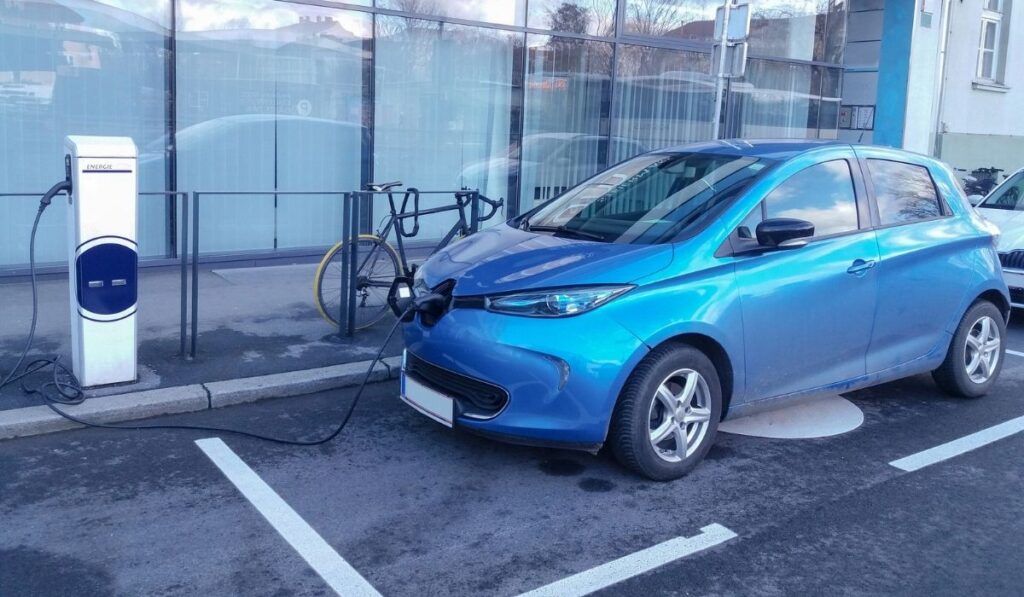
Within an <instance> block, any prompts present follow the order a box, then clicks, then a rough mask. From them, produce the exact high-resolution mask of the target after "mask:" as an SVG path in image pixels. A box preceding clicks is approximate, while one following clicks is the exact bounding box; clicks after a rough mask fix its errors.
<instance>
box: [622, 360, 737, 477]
mask: <svg viewBox="0 0 1024 597" xmlns="http://www.w3.org/2000/svg"><path fill="white" fill-rule="evenodd" d="M690 386H692V391H690V392H689V398H688V399H687V391H688V388H689V387H690ZM670 395H671V397H670ZM687 400H688V401H687ZM669 404H673V405H674V410H673V411H671V413H670V409H669V406H668V405H669ZM721 418H722V385H721V382H720V381H719V377H718V371H717V370H716V369H715V366H714V364H713V363H712V362H711V360H710V359H709V358H708V357H707V355H705V354H704V353H703V352H701V351H700V350H698V349H696V348H694V347H693V346H689V345H686V344H668V345H664V346H661V347H659V348H656V349H655V350H653V351H652V352H651V353H650V354H648V355H647V356H646V357H645V358H644V359H643V361H641V362H640V364H639V365H637V367H636V369H634V370H633V373H632V374H631V375H630V376H629V379H628V380H627V381H626V384H625V386H624V387H623V389H622V392H621V394H620V395H619V400H618V403H617V404H616V406H615V412H614V413H613V415H612V421H611V426H610V428H609V430H608V443H609V444H610V447H611V449H612V453H613V454H615V457H616V459H617V460H618V461H619V462H620V463H622V465H623V466H625V467H626V468H628V469H630V470H632V471H634V472H636V473H638V474H640V475H643V476H645V477H647V478H649V479H652V480H655V481H669V480H672V479H678V478H679V477H682V476H683V475H685V474H687V473H688V472H690V471H691V470H693V468H694V467H695V466H697V464H698V463H699V462H700V461H701V460H702V459H703V458H704V456H705V455H706V454H707V452H708V450H709V449H710V448H711V445H712V444H713V443H714V441H715V435H716V433H717V432H718V422H719V420H720V419H721ZM665 433H667V434H668V435H665ZM658 437H664V439H662V440H661V441H656V440H657V439H658ZM683 438H685V440H684V439H683ZM684 441H685V443H686V444H687V445H686V448H685V449H680V445H681V444H682V443H683V442H684Z"/></svg>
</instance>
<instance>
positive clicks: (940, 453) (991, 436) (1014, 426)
mask: <svg viewBox="0 0 1024 597" xmlns="http://www.w3.org/2000/svg"><path fill="white" fill-rule="evenodd" d="M1021 431H1024V417H1017V418H1016V419H1010V420H1009V421H1006V422H1005V423H1000V424H998V425H993V426H992V427H988V428H986V429H982V430H981V431H977V432H975V433H972V434H970V435H965V436H964V437H961V438H960V439H955V440H953V441H951V442H946V443H944V444H941V445H938V446H935V447H934V448H929V449H927V450H924V451H922V452H918V453H917V454H911V455H910V456H907V457H905V458H900V459H899V460H893V461H892V462H890V463H889V464H891V465H892V466H894V467H896V468H898V469H900V470H904V471H907V472H911V471H916V470H918V469H922V468H924V467H926V466H928V465H930V464H935V463H936V462H942V461H943V460H947V459H949V458H952V457H954V456H959V455H960V454H963V453H965V452H970V451H971V450H974V449H976V448H980V447H982V446H984V445H986V444H991V443H992V442H995V441H999V440H1001V439H1003V438H1004V437H1009V436H1011V435H1013V434H1014V433H1019V432H1021Z"/></svg>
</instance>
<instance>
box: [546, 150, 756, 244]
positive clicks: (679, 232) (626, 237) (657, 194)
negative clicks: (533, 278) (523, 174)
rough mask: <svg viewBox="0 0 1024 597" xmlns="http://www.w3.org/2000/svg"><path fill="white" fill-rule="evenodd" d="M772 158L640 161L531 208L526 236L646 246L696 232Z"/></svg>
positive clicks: (688, 156) (686, 156)
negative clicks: (531, 233) (538, 234)
mask: <svg viewBox="0 0 1024 597" xmlns="http://www.w3.org/2000/svg"><path fill="white" fill-rule="evenodd" d="M771 164H772V162H771V161H770V160H764V159H759V158H754V157H748V156H735V155H716V154H709V153H654V154H648V155H642V156H639V157H636V158H633V159H631V160H629V161H626V162H623V163H622V164H619V165H617V166H615V167H613V168H612V169H610V170H608V171H606V172H602V173H600V174H598V175H597V176H595V177H593V178H591V179H590V180H588V181H586V182H585V183H583V184H581V185H579V186H577V187H575V188H573V189H571V190H570V191H568V192H567V193H565V194H564V195H562V196H561V197H559V198H557V199H555V200H554V201H552V202H550V203H549V204H547V205H545V206H543V207H541V208H540V209H539V210H537V213H535V214H533V215H532V216H531V217H530V219H529V222H528V224H527V225H528V228H529V230H532V231H535V232H549V233H551V234H553V235H555V236H564V237H569V238H583V239H587V240H595V241H601V242H619V243H640V244H650V243H657V242H665V241H669V240H672V239H675V238H679V237H682V236H687V235H689V234H692V233H696V232H697V231H698V230H700V229H701V228H703V226H704V225H706V224H707V223H709V222H711V221H712V220H714V218H715V216H717V215H718V214H719V213H720V208H721V207H723V206H724V205H727V204H728V203H729V202H730V201H732V199H734V198H736V197H738V196H739V195H740V194H741V193H742V192H743V191H744V190H745V189H746V188H747V187H748V186H749V185H750V183H751V182H753V180H754V179H756V178H757V177H758V176H759V175H760V173H761V172H762V171H764V170H765V168H766V167H768V166H769V165H771Z"/></svg>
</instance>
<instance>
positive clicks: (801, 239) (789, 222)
mask: <svg viewBox="0 0 1024 597" xmlns="http://www.w3.org/2000/svg"><path fill="white" fill-rule="evenodd" d="M756 234H757V243H758V244H759V245H761V246H762V247H768V248H772V249H775V248H778V249H795V248H797V247H802V246H804V245H806V244H807V239H809V238H810V237H812V236H814V224H812V223H811V222H808V221H807V220H798V219H796V218H769V219H767V220H764V221H762V222H761V223H760V224H758V225H757V231H756Z"/></svg>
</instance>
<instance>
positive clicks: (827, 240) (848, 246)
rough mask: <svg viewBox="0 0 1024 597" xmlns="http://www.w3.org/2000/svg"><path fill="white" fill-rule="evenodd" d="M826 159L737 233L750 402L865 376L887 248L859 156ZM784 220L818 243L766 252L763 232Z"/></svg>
mask: <svg viewBox="0 0 1024 597" xmlns="http://www.w3.org/2000/svg"><path fill="white" fill-rule="evenodd" d="M827 155H828V157H827V158H825V159H821V160H819V161H814V160H812V163H809V164H808V165H807V166H806V167H804V168H803V169H801V170H799V171H798V172H796V173H794V174H791V175H790V176H788V177H787V178H785V179H784V180H783V181H782V182H781V183H780V184H779V185H778V186H776V187H775V188H774V189H773V190H771V191H769V192H768V193H767V194H766V195H765V198H764V199H763V200H762V201H761V203H760V204H759V205H758V206H757V207H756V208H755V209H754V210H753V211H752V212H751V213H750V214H749V215H748V216H747V218H746V219H745V220H744V222H743V223H742V224H741V226H740V227H739V228H738V229H737V231H736V232H735V233H734V238H735V239H736V242H734V244H733V246H734V247H736V248H738V249H739V250H738V251H737V253H738V255H737V257H738V258H737V260H736V262H735V268H736V269H735V271H736V277H737V282H738V287H739V289H740V293H741V304H742V312H743V328H744V346H745V358H746V379H747V391H746V396H747V399H748V400H757V399H761V398H767V397H772V396H782V395H786V394H793V393H797V392H802V391H805V390H809V389H813V388H818V387H821V386H826V385H830V384H834V383H837V382H841V381H845V380H849V379H853V378H856V377H859V376H861V375H864V372H865V360H864V359H865V354H866V352H867V348H868V343H869V341H870V338H871V323H872V319H873V317H874V311H875V301H876V299H877V274H876V271H875V267H874V266H875V265H876V264H877V262H878V247H877V244H876V242H875V234H874V232H873V231H872V230H871V229H870V228H871V224H870V218H869V212H868V211H867V196H866V192H865V189H864V186H863V181H862V178H861V176H860V171H859V166H858V164H857V162H856V159H855V156H854V154H853V153H852V151H850V150H845V151H832V152H830V153H829V154H827ZM778 217H788V218H799V219H802V220H807V221H810V222H812V223H813V224H814V225H815V235H814V236H813V237H812V238H811V239H809V242H808V243H807V244H806V245H805V246H803V247H800V248H793V249H777V250H770V251H760V250H759V249H758V248H757V247H758V245H757V241H756V240H754V238H753V237H754V234H755V231H756V226H757V224H758V223H759V222H760V221H762V220H763V219H766V218H778ZM744 237H747V238H746V240H744ZM744 246H746V247H747V249H748V250H749V253H747V254H746V255H744V251H743V247H744Z"/></svg>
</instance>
